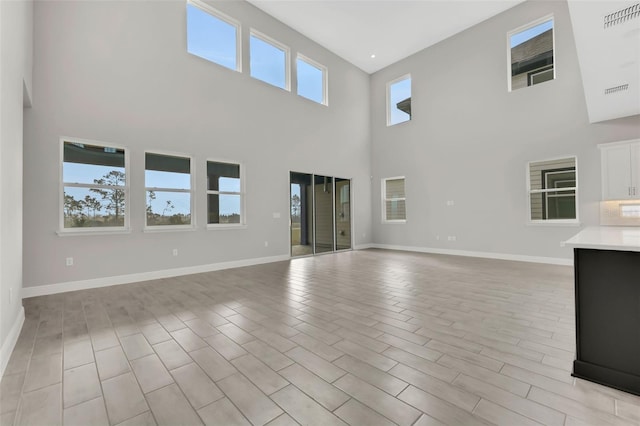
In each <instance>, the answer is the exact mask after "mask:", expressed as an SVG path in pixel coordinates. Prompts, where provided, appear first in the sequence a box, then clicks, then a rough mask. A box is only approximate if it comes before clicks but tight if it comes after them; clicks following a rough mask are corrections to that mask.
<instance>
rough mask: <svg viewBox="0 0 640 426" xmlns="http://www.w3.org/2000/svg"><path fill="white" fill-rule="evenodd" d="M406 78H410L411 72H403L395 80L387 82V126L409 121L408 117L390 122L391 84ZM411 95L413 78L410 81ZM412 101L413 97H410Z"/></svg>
mask: <svg viewBox="0 0 640 426" xmlns="http://www.w3.org/2000/svg"><path fill="white" fill-rule="evenodd" d="M407 79H411V73H409V74H405V75H403V76H400V77H398V78H396V79H395V80H391V81H389V82H388V83H387V96H386V99H387V100H386V104H387V127H391V126H397V125H398V124H404V123H407V122H409V121H411V118H409V119H408V120H406V121H402V122H400V123H394V124H391V86H393V85H394V84H396V83H398V82H400V81H403V80H407ZM411 97H412V98H413V80H412V81H411ZM411 100H412V102H413V99H411Z"/></svg>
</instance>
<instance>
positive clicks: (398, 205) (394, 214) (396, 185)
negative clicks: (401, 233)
mask: <svg viewBox="0 0 640 426" xmlns="http://www.w3.org/2000/svg"><path fill="white" fill-rule="evenodd" d="M405 203H406V197H405V191H404V177H394V178H386V179H382V221H383V222H398V223H403V222H406V221H407V209H406V205H405Z"/></svg>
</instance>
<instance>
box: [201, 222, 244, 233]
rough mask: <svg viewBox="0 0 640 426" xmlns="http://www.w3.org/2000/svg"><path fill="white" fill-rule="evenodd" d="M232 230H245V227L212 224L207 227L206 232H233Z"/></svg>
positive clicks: (241, 225) (242, 225)
mask: <svg viewBox="0 0 640 426" xmlns="http://www.w3.org/2000/svg"><path fill="white" fill-rule="evenodd" d="M234 229H247V225H244V224H235V225H226V224H217V223H216V224H213V223H210V224H208V225H207V231H233V230H234Z"/></svg>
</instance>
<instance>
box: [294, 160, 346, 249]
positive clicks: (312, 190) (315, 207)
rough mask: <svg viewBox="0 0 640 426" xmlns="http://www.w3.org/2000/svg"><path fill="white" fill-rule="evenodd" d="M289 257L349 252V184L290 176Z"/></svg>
mask: <svg viewBox="0 0 640 426" xmlns="http://www.w3.org/2000/svg"><path fill="white" fill-rule="evenodd" d="M289 191H290V192H289V194H290V223H291V227H290V236H291V256H309V255H312V254H320V253H329V252H333V251H337V250H348V249H350V248H351V181H350V180H349V179H343V178H334V177H332V176H322V175H314V174H310V173H299V172H291V173H290V182H289Z"/></svg>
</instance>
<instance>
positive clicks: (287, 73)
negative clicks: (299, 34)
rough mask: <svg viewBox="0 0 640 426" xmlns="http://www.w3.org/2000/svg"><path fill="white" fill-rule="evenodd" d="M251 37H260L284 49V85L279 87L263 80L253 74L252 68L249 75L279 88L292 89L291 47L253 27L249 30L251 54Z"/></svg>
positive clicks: (288, 90)
mask: <svg viewBox="0 0 640 426" xmlns="http://www.w3.org/2000/svg"><path fill="white" fill-rule="evenodd" d="M251 37H256V38H259V39H260V40H262V41H263V42H265V43H268V44H270V45H272V46H273V47H275V48H278V49H280V50H282V51H284V87H279V86H276V85H274V84H271V83H269V82H267V81H263V80H260V79H259V78H256V77H253V76H251V69H249V75H250V76H251V78H253V79H254V80H257V81H261V82H262V83H265V84H268V85H269V86H271V87H277V88H278V89H283V90H286V91H287V92H290V91H291V49H290V48H289V46H287V45H285V44H282V43H280V42H279V41H277V40H274V39H273V38H271V37H269V36H268V35H265V34H263V33H261V32H260V31H257V30H255V29H253V28H251V29H250V30H249V54H251ZM249 64H251V58H249ZM249 68H251V66H249Z"/></svg>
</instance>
